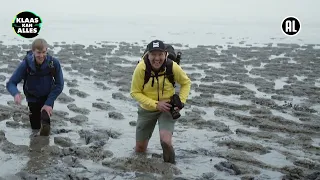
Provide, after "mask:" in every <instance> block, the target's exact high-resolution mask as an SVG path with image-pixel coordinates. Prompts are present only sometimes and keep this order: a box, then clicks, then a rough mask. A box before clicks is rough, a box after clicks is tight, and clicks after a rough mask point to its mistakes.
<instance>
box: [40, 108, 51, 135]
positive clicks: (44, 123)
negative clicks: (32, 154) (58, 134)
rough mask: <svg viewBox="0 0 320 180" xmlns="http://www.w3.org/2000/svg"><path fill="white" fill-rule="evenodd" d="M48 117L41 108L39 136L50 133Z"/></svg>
mask: <svg viewBox="0 0 320 180" xmlns="http://www.w3.org/2000/svg"><path fill="white" fill-rule="evenodd" d="M50 131H51V128H50V117H49V115H48V113H47V111H45V110H42V112H41V128H40V136H49V135H50Z"/></svg>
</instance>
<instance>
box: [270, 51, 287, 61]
mask: <svg viewBox="0 0 320 180" xmlns="http://www.w3.org/2000/svg"><path fill="white" fill-rule="evenodd" d="M284 55H285V54H284V53H282V54H280V55H279V56H277V55H270V57H269V60H272V59H275V58H283V57H285V56H284Z"/></svg>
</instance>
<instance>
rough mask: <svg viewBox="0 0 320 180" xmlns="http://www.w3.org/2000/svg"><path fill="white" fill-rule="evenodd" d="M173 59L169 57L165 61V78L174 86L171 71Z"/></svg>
mask: <svg viewBox="0 0 320 180" xmlns="http://www.w3.org/2000/svg"><path fill="white" fill-rule="evenodd" d="M172 66H173V61H172V60H171V59H169V58H168V59H167V63H166V78H168V80H169V81H170V83H171V84H172V86H173V87H175V81H174V74H173V72H172Z"/></svg>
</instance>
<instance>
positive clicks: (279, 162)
mask: <svg viewBox="0 0 320 180" xmlns="http://www.w3.org/2000/svg"><path fill="white" fill-rule="evenodd" d="M254 158H256V159H259V160H260V161H262V162H264V163H266V164H269V165H272V166H275V167H278V168H281V167H283V166H292V165H293V163H292V162H290V161H288V160H287V159H286V156H284V155H283V154H281V153H279V152H277V151H274V150H270V153H267V154H264V155H258V154H256V155H255V156H254Z"/></svg>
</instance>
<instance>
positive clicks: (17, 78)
mask: <svg viewBox="0 0 320 180" xmlns="http://www.w3.org/2000/svg"><path fill="white" fill-rule="evenodd" d="M26 68H27V65H26V63H25V61H23V62H21V63H20V65H19V66H18V68H17V69H16V70H15V71H14V73H13V74H12V76H11V77H10V79H9V81H8V82H7V84H6V88H7V91H8V92H9V93H10V94H11V95H12V96H15V95H17V94H18V93H20V92H19V90H18V88H17V84H19V83H20V82H21V81H22V79H23V78H24V75H25V74H26V72H27V69H26Z"/></svg>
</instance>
